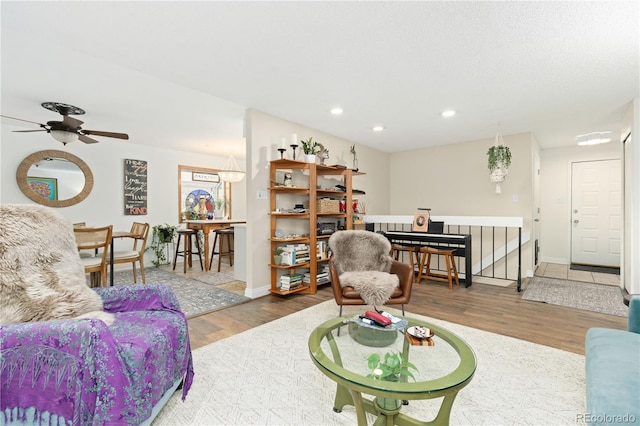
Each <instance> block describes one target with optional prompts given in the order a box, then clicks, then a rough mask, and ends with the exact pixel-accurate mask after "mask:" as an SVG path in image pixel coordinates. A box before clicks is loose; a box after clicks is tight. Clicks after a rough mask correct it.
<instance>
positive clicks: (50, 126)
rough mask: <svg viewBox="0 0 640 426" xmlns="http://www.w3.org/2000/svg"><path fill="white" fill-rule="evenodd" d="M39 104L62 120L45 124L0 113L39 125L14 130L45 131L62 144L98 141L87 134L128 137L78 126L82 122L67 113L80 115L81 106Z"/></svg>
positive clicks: (117, 137)
mask: <svg viewBox="0 0 640 426" xmlns="http://www.w3.org/2000/svg"><path fill="white" fill-rule="evenodd" d="M41 106H42V107H43V108H45V109H48V110H49V111H54V112H57V113H58V114H60V115H62V121H47V124H42V123H38V122H35V121H31V120H24V119H22V118H15V117H9V116H6V115H2V117H5V118H9V119H11V120H18V121H24V122H26V123H33V124H37V125H38V126H40V129H37V130H15V132H19V133H26V132H47V133H49V134H51V136H52V137H53V138H54V139H55V140H57V141H58V142H61V143H62V144H63V145H66V144H68V143H72V142H75V141H77V140H78V139H79V140H80V141H82V142H84V143H98V141H97V140H96V139H93V138H90V137H89V135H95V136H104V137H107V138H116V139H125V140H127V139H129V135H127V134H126V133H115V132H103V131H101V130H85V129H83V128H82V127H80V126H81V125H82V124H83V123H84V122H83V121H80V120H78V119H76V118H73V117H69V115H71V114H72V115H82V114H84V113H85V111H84V110H83V109H82V108H78V107H76V106H73V105H68V104H63V103H60V102H43V103H42V104H41Z"/></svg>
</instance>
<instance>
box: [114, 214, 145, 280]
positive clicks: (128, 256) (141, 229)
mask: <svg viewBox="0 0 640 426" xmlns="http://www.w3.org/2000/svg"><path fill="white" fill-rule="evenodd" d="M130 233H131V236H128V237H124V238H131V239H133V246H132V248H131V249H130V250H120V251H118V250H115V251H114V252H113V263H114V264H116V265H117V264H118V263H131V264H132V266H133V282H134V283H136V282H137V281H136V280H137V278H136V276H137V272H136V262H138V263H139V264H140V275H141V276H142V283H143V284H146V279H145V277H144V251H145V249H146V247H147V237H148V236H149V224H148V223H139V222H133V225H131V231H130ZM111 249H113V247H111Z"/></svg>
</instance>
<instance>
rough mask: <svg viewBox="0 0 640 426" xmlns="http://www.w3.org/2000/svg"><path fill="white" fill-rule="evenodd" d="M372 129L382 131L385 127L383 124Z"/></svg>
mask: <svg viewBox="0 0 640 426" xmlns="http://www.w3.org/2000/svg"><path fill="white" fill-rule="evenodd" d="M371 130H373V131H374V132H381V131H383V130H384V127H383V126H375V127H373V128H372V129H371Z"/></svg>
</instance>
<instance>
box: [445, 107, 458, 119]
mask: <svg viewBox="0 0 640 426" xmlns="http://www.w3.org/2000/svg"><path fill="white" fill-rule="evenodd" d="M454 115H456V112H455V111H454V110H452V109H448V110H446V111H442V116H443V117H444V118H449V117H453V116H454Z"/></svg>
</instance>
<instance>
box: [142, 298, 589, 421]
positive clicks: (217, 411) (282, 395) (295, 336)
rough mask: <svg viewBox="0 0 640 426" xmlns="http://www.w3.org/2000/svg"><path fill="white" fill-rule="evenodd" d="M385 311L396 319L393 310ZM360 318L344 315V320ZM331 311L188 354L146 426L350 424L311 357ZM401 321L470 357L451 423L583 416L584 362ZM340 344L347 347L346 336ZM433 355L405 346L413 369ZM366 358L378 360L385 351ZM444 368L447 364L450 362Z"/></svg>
mask: <svg viewBox="0 0 640 426" xmlns="http://www.w3.org/2000/svg"><path fill="white" fill-rule="evenodd" d="M385 309H386V310H388V311H389V312H391V313H393V314H395V315H400V312H399V311H398V310H396V309H393V308H388V309H387V307H385ZM361 310H362V307H358V306H353V307H349V306H345V315H347V316H350V315H355V314H356V313H361ZM337 312H338V307H337V305H336V303H335V301H333V300H329V301H326V302H323V303H320V304H318V305H316V306H313V307H311V308H307V309H304V310H302V311H299V312H296V313H294V314H291V315H288V316H286V317H283V318H280V319H278V320H275V321H272V322H269V323H267V324H264V325H261V326H259V327H256V328H253V329H251V330H248V331H245V332H243V333H240V334H237V335H234V336H231V337H228V338H226V339H223V340H220V341H218V342H215V343H212V344H210V345H207V346H205V347H202V348H199V349H196V350H194V351H193V357H194V370H195V378H194V382H193V387H192V388H191V390H190V392H189V394H188V395H187V398H186V400H185V401H182V400H181V394H180V393H179V392H178V393H175V394H174V395H173V396H172V397H171V398H170V399H169V402H168V403H167V405H166V406H165V407H164V408H163V409H162V411H160V413H159V415H158V417H157V418H156V419H155V420H154V422H153V426H161V425H171V426H173V425H207V426H213V425H295V426H298V425H327V426H332V425H345V426H346V425H348V426H353V425H355V424H357V420H356V413H355V409H354V407H353V406H350V405H347V406H345V407H344V409H343V410H342V412H340V413H336V412H334V411H333V400H334V397H335V391H336V383H335V382H333V381H331V380H330V379H329V378H327V377H326V376H325V375H324V374H322V373H321V372H320V370H318V368H317V367H316V366H315V365H314V364H313V363H312V361H311V357H310V355H309V347H308V339H309V335H310V333H311V331H312V330H313V329H314V328H315V327H317V326H318V325H320V324H321V323H323V322H324V321H327V320H329V319H332V318H335V317H336V314H337ZM407 316H411V317H416V318H420V319H423V320H424V321H428V322H430V323H434V324H438V325H440V326H442V327H445V328H447V329H448V330H450V331H452V332H454V333H455V334H457V335H458V336H460V337H461V338H462V339H463V340H465V341H466V342H467V343H468V344H469V345H470V346H471V348H473V351H474V352H475V354H476V357H477V369H476V372H475V376H474V377H473V379H472V380H471V382H470V383H469V385H467V386H466V387H465V388H463V389H462V390H461V391H460V393H459V394H458V397H457V398H456V400H455V402H454V404H453V408H452V410H451V419H450V424H452V425H492V426H496V425H521V424H528V425H571V424H576V422H577V420H576V419H577V418H578V417H577V416H579V415H580V414H583V413H585V410H586V408H585V393H586V389H585V377H584V374H585V373H584V356H583V355H578V354H574V353H570V352H566V351H562V350H559V349H555V348H550V347H548V346H543V345H538V344H535V343H530V342H526V341H523V340H519V339H514V338H511V337H507V336H502V335H499V334H494V333H489V332H486V331H482V330H478V329H474V328H470V327H465V326H462V325H457V324H453V323H450V322H446V321H441V320H437V319H433V318H427V317H424V316H420V315H414V314H411V313H408V314H407ZM343 336H345V338H350V337H349V335H348V333H343ZM439 348H440V349H442V348H445V344H444V342H442V341H436V343H435V346H434V347H428V346H412V347H411V353H415V354H416V355H414V360H413V362H418V360H417V359H416V358H415V357H417V356H418V354H419V353H420V354H421V355H422V358H421V359H422V360H423V361H426V362H427V363H429V362H430V361H429V360H430V357H429V353H430V352H432V351H433V350H438V349H439ZM367 350H370V351H371V352H373V351H376V352H383V353H384V351H385V350H387V348H367ZM369 353H370V352H369ZM423 353H424V354H423ZM362 361H363V363H365V362H366V358H364V357H363V359H362ZM450 361H451V362H454V363H455V362H456V356H455V355H453V356H452V357H451V359H450ZM424 368H425V369H429V366H428V365H427V367H424ZM421 371H422V370H421ZM363 396H364V395H363ZM439 402H440V399H435V400H424V401H422V400H420V401H410V403H409V405H407V406H402V408H401V412H402V413H405V414H408V415H410V416H412V417H414V418H417V419H419V420H424V421H428V420H430V419H433V417H434V416H435V414H436V412H437V409H438V404H439ZM367 420H368V424H373V422H374V420H375V419H374V418H373V416H371V415H368V416H367Z"/></svg>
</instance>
